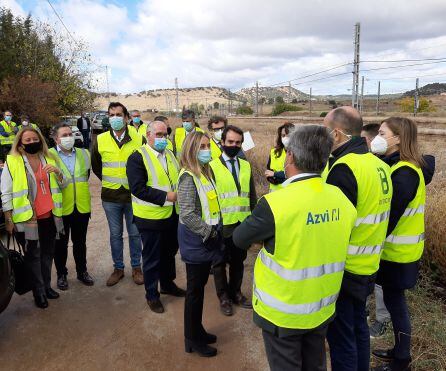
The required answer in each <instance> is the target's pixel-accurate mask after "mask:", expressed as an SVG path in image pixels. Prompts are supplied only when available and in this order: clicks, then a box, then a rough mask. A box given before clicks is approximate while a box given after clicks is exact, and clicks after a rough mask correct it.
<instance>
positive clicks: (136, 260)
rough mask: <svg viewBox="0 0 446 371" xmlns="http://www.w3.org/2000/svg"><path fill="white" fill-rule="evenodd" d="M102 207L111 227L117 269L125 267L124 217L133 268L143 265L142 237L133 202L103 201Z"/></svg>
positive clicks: (113, 254)
mask: <svg viewBox="0 0 446 371" xmlns="http://www.w3.org/2000/svg"><path fill="white" fill-rule="evenodd" d="M102 207H103V208H104V211H105V216H106V217H107V221H108V228H109V229H110V246H111V253H112V258H113V265H114V267H115V268H116V269H124V257H123V249H124V241H123V238H122V233H123V230H124V217H125V223H126V226H127V232H128V235H129V246H130V262H131V264H132V268H140V267H141V237H140V235H139V232H138V228H136V225H135V224H133V212H132V204H131V203H130V202H129V203H125V204H120V203H115V202H106V201H102Z"/></svg>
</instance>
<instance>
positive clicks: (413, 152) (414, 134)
mask: <svg viewBox="0 0 446 371" xmlns="http://www.w3.org/2000/svg"><path fill="white" fill-rule="evenodd" d="M384 123H385V124H386V125H387V126H388V128H389V129H390V131H391V132H392V133H393V134H394V135H398V136H399V137H400V143H399V145H398V150H399V152H400V159H401V160H402V161H408V162H411V163H412V164H414V165H416V166H418V167H422V166H424V165H425V162H424V160H423V156H422V155H421V153H420V149H419V146H418V129H417V125H416V124H415V122H414V121H413V120H411V119H409V118H407V117H389V118H388V119H385V120H384V121H383V122H381V124H384Z"/></svg>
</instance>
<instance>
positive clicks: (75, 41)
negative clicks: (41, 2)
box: [46, 0, 77, 44]
mask: <svg viewBox="0 0 446 371" xmlns="http://www.w3.org/2000/svg"><path fill="white" fill-rule="evenodd" d="M46 2H47V3H48V4H49V5H50V7H51V9H53V12H54V14H56V16H57V18H59V21H60V23H62V26H64V28H65V30H66V31H67V33H68V35H70V37H71V38H72V39H73V41H74V43H75V44H77V40H76V39H75V38H74V36H73V35H72V34H71V32H70V30H69V29H68V27H67V26H66V25H65V23H64V21H63V20H62V18H61V17H60V15H59V13H57V11H56V9H54V6H53V4H51V1H50V0H46Z"/></svg>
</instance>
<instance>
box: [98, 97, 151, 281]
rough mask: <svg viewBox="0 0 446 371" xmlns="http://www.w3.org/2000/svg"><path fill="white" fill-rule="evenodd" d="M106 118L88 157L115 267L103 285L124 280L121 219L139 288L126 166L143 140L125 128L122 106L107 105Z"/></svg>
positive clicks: (138, 260) (137, 238) (138, 256)
mask: <svg viewBox="0 0 446 371" xmlns="http://www.w3.org/2000/svg"><path fill="white" fill-rule="evenodd" d="M108 116H109V121H110V130H109V131H106V132H105V133H102V134H99V135H98V137H97V140H96V142H95V143H94V146H93V151H92V156H91V167H92V170H93V172H94V173H95V174H96V176H97V177H98V178H99V179H100V180H101V181H102V190H101V199H102V206H103V207H104V211H105V216H106V217H107V221H108V226H109V229H110V246H111V253H112V258H113V264H114V268H115V269H114V271H113V273H112V274H111V276H110V277H109V279H108V280H107V286H113V285H116V284H117V283H118V282H119V281H120V280H121V279H122V278H123V277H124V258H123V249H124V243H123V238H122V232H123V228H124V226H123V219H124V217H125V221H126V226H127V232H128V236H129V245H130V261H131V265H132V277H133V281H134V282H135V283H136V284H137V285H142V284H143V283H144V279H143V275H142V271H141V237H140V235H139V232H138V228H136V225H135V224H134V223H133V213H132V203H131V195H130V191H129V183H128V179H127V174H126V165H127V159H128V158H129V156H130V155H131V154H132V153H133V152H134V151H136V150H137V149H139V148H140V147H141V145H142V144H143V143H145V139H144V138H143V137H142V136H141V135H139V134H138V133H137V132H136V131H135V130H129V129H128V127H127V121H128V120H129V119H130V117H129V113H128V111H127V108H126V107H125V106H124V105H123V104H122V103H120V102H112V103H110V105H109V107H108Z"/></svg>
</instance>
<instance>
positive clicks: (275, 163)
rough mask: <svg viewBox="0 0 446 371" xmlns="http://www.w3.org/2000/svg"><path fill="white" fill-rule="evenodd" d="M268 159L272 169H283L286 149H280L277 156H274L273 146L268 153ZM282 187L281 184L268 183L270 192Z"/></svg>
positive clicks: (275, 170)
mask: <svg viewBox="0 0 446 371" xmlns="http://www.w3.org/2000/svg"><path fill="white" fill-rule="evenodd" d="M269 158H270V161H269V167H270V169H271V170H272V171H274V172H277V171H285V158H286V151H285V149H282V152H281V154H280V156H279V157H277V156H276V153H275V148H272V149H271V151H270V155H269ZM281 188H282V184H272V183H270V184H269V190H270V192H272V191H276V190H278V189H281Z"/></svg>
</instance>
